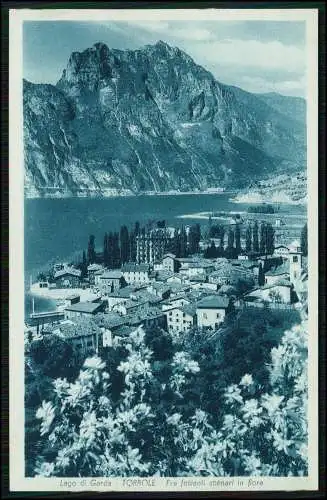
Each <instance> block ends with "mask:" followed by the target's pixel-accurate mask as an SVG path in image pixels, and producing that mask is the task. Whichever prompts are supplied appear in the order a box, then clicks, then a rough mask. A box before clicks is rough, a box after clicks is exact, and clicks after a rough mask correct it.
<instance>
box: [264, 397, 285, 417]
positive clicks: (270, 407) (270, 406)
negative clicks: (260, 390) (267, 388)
mask: <svg viewBox="0 0 327 500" xmlns="http://www.w3.org/2000/svg"><path fill="white" fill-rule="evenodd" d="M283 400H284V396H278V395H277V394H264V395H263V396H262V402H261V404H262V406H263V407H264V408H266V410H267V412H268V415H269V416H270V417H272V416H273V415H274V414H275V413H276V411H277V410H278V409H279V407H280V404H281V402H282V401H283Z"/></svg>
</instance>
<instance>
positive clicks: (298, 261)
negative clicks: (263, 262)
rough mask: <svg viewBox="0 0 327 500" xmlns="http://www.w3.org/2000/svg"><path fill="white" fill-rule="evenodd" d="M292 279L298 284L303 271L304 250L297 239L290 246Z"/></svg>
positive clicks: (289, 256)
mask: <svg viewBox="0 0 327 500" xmlns="http://www.w3.org/2000/svg"><path fill="white" fill-rule="evenodd" d="M288 258H289V264H290V281H291V283H293V284H297V282H298V280H299V279H300V277H301V272H302V251H301V246H300V243H299V241H297V240H295V241H293V243H292V244H291V245H290V246H289V255H288Z"/></svg>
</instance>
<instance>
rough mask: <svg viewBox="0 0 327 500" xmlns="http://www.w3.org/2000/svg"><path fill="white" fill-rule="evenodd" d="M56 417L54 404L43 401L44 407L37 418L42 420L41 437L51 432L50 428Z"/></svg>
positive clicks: (37, 413)
mask: <svg viewBox="0 0 327 500" xmlns="http://www.w3.org/2000/svg"><path fill="white" fill-rule="evenodd" d="M54 417H55V410H54V407H53V406H52V403H50V402H49V401H48V402H45V401H42V406H41V407H40V408H39V409H38V410H37V412H36V418H38V419H42V423H41V436H43V435H44V434H46V433H47V432H49V429H50V426H51V424H52V422H53V419H54Z"/></svg>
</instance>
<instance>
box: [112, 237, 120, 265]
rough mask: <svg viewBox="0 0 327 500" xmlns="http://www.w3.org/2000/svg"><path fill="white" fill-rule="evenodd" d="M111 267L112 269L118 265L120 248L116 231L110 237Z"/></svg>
mask: <svg viewBox="0 0 327 500" xmlns="http://www.w3.org/2000/svg"><path fill="white" fill-rule="evenodd" d="M112 267H113V268H114V269H117V268H118V267H120V248H119V234H118V233H113V237H112Z"/></svg>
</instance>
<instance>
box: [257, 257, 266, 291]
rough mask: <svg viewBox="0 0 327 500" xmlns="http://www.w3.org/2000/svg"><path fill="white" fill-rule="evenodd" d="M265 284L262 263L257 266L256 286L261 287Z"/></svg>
mask: <svg viewBox="0 0 327 500" xmlns="http://www.w3.org/2000/svg"><path fill="white" fill-rule="evenodd" d="M264 284H265V273H264V271H263V267H262V263H261V262H260V264H259V273H258V285H259V286H263V285H264Z"/></svg>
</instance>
